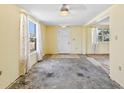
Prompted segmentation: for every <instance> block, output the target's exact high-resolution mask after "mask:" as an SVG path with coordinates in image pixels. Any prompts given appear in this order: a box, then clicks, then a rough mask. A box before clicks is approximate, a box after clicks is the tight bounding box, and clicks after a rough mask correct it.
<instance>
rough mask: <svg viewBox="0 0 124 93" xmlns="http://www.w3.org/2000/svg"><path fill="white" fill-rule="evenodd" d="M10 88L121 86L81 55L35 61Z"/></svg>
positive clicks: (96, 87)
mask: <svg viewBox="0 0 124 93" xmlns="http://www.w3.org/2000/svg"><path fill="white" fill-rule="evenodd" d="M10 88H22V89H28V88H30V89H94V88H95V89H111V88H121V87H120V86H119V84H117V83H116V82H114V81H112V80H110V78H109V76H108V74H106V72H105V71H104V70H103V69H102V68H100V67H96V66H95V65H93V64H92V63H91V62H89V61H88V60H87V59H86V58H85V57H84V56H83V55H80V56H79V58H78V57H76V58H53V57H52V58H51V55H49V56H47V57H46V58H45V60H44V61H42V62H39V63H37V64H36V65H35V66H33V67H32V69H31V70H30V71H29V72H28V74H26V75H25V76H23V77H21V78H20V79H19V81H17V82H16V83H15V84H13V85H12V86H11V87H10Z"/></svg>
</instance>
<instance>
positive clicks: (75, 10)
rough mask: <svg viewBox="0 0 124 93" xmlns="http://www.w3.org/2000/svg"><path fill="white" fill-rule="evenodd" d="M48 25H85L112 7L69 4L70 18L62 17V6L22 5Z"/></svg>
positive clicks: (106, 5) (21, 5) (107, 5)
mask: <svg viewBox="0 0 124 93" xmlns="http://www.w3.org/2000/svg"><path fill="white" fill-rule="evenodd" d="M18 6H20V7H21V8H23V9H25V10H27V11H28V12H29V13H30V14H31V15H33V16H34V17H36V18H38V19H39V20H41V21H42V22H44V23H45V24H47V25H83V24H85V23H87V22H88V21H90V20H91V19H92V18H94V17H95V16H97V15H98V14H99V13H101V12H102V11H104V10H105V9H107V8H108V7H110V6H111V5H109V4H69V5H68V7H69V10H70V14H69V16H61V15H60V8H61V6H62V5H61V4H20V5H18Z"/></svg>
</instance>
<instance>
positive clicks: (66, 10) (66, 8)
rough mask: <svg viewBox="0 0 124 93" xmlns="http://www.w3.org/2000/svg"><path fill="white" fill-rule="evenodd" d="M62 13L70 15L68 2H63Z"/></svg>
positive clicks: (62, 14)
mask: <svg viewBox="0 0 124 93" xmlns="http://www.w3.org/2000/svg"><path fill="white" fill-rule="evenodd" d="M60 15H61V16H67V15H69V9H68V7H67V5H66V4H63V5H62V7H61V9H60Z"/></svg>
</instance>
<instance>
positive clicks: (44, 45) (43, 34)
mask: <svg viewBox="0 0 124 93" xmlns="http://www.w3.org/2000/svg"><path fill="white" fill-rule="evenodd" d="M40 24H41V37H42V40H43V41H42V42H41V44H42V45H41V46H42V47H43V53H42V55H43V56H44V55H45V54H46V52H47V51H46V25H45V24H43V23H40Z"/></svg>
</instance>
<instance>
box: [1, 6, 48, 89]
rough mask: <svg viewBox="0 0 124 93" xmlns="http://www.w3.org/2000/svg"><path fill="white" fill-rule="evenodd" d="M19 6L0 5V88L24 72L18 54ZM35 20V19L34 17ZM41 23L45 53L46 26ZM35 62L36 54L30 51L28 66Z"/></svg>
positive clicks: (44, 50)
mask: <svg viewBox="0 0 124 93" xmlns="http://www.w3.org/2000/svg"><path fill="white" fill-rule="evenodd" d="M20 10H21V9H20V8H18V7H17V6H15V5H0V33H1V34H0V42H1V44H0V71H2V75H1V76H0V88H6V87H7V86H8V85H10V84H11V83H12V82H13V81H15V80H16V79H17V78H18V77H19V75H22V74H24V69H25V66H24V65H23V64H20V63H19V54H20V51H19V50H20V40H19V38H20V32H19V25H20ZM34 20H35V19H34ZM40 24H41V29H42V30H41V31H42V32H41V34H42V38H43V44H42V45H43V52H44V53H43V54H45V53H46V47H45V45H46V44H45V43H46V41H45V32H46V26H45V25H44V24H43V23H40ZM36 62H37V55H36V52H35V53H31V55H30V64H29V68H30V67H31V66H32V65H33V64H35V63H36Z"/></svg>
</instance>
